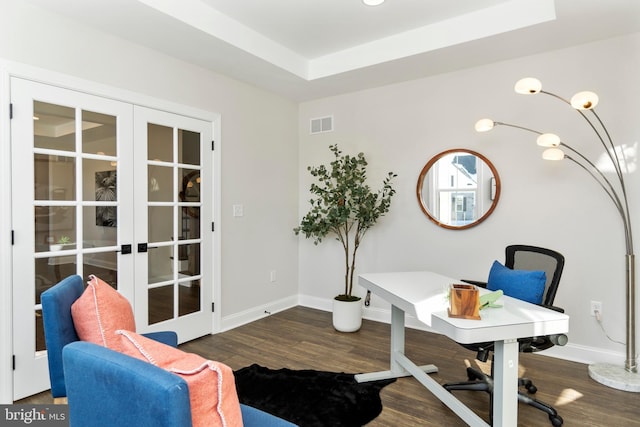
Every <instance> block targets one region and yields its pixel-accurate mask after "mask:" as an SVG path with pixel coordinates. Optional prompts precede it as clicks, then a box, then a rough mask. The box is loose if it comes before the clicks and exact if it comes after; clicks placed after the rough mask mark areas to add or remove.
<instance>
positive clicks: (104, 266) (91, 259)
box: [83, 251, 118, 289]
mask: <svg viewBox="0 0 640 427" xmlns="http://www.w3.org/2000/svg"><path fill="white" fill-rule="evenodd" d="M83 271H84V272H85V276H89V275H90V274H94V275H96V276H97V277H99V278H101V279H102V280H104V281H105V282H106V283H108V284H109V285H111V286H112V287H113V288H114V289H118V253H117V252H115V251H108V252H95V253H88V254H85V255H84V258H83Z"/></svg>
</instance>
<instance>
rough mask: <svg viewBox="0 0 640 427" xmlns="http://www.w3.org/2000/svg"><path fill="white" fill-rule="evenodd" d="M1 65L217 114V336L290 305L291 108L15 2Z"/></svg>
mask: <svg viewBox="0 0 640 427" xmlns="http://www.w3.org/2000/svg"><path fill="white" fill-rule="evenodd" d="M203 54H206V52H203ZM0 61H4V62H6V63H8V64H13V63H17V64H27V65H29V66H33V67H38V68H41V69H45V70H51V71H54V72H57V73H62V74H63V75H67V76H72V77H74V78H76V77H77V78H79V79H82V80H83V81H91V82H96V83H99V84H101V85H103V86H101V88H104V87H114V88H117V89H118V91H115V92H117V93H118V94H120V93H121V92H120V91H119V90H124V91H123V92H127V93H128V91H131V92H133V93H136V94H142V95H144V96H146V97H153V98H155V99H160V100H166V101H169V102H172V103H177V104H181V105H186V106H189V107H192V108H197V109H200V110H204V111H209V112H212V113H219V114H220V115H221V124H222V138H221V141H218V142H217V147H218V149H219V150H220V151H219V152H218V153H221V155H222V158H221V169H222V175H221V181H222V182H221V185H222V197H221V206H220V207H219V208H220V211H221V213H222V217H221V218H218V219H217V220H216V221H217V225H216V230H218V231H217V232H218V233H221V234H222V247H221V251H222V253H221V259H222V277H221V279H222V280H221V281H222V283H221V286H222V291H221V293H222V300H221V301H216V307H218V310H221V312H222V320H223V325H221V327H222V328H224V327H229V326H233V325H234V324H237V323H240V322H243V321H245V320H246V319H247V318H250V317H251V316H256V315H258V314H260V315H262V314H263V312H264V310H274V309H277V308H282V307H283V306H284V305H286V304H295V302H296V301H297V299H296V295H297V280H298V272H297V262H296V260H297V245H298V243H297V239H296V238H295V236H294V235H293V233H292V232H291V229H292V227H293V226H295V223H296V221H297V198H298V191H297V190H298V185H297V183H298V170H297V164H298V152H297V150H298V146H297V128H296V122H297V105H296V104H295V103H293V102H291V101H289V100H286V99H283V98H281V97H279V96H275V95H273V94H271V93H269V92H266V91H263V90H260V89H257V88H255V87H252V86H249V85H246V84H243V83H240V82H238V81H235V80H233V79H231V78H228V77H225V76H222V75H218V74H214V73H212V72H209V71H207V70H204V69H201V68H198V67H195V66H192V65H190V64H187V63H184V62H181V61H178V60H176V59H173V58H170V57H168V56H165V55H162V54H160V53H158V52H155V51H152V50H150V49H147V48H144V47H141V46H138V45H134V44H131V43H129V42H126V41H124V40H122V39H118V38H115V37H112V36H109V35H106V34H103V33H100V32H97V31H94V30H93V29H90V28H87V27H84V26H82V25H80V24H78V23H76V22H73V21H70V20H67V19H65V18H62V17H60V16H57V15H54V14H51V13H48V12H45V11H43V10H40V9H38V8H36V7H32V6H30V5H28V4H26V3H25V2H18V1H5V0H2V13H0ZM0 68H2V63H1V62H0ZM9 68H10V66H9ZM0 71H2V70H0ZM5 71H6V70H5ZM8 71H11V70H8ZM39 78H40V79H42V80H44V81H47V80H48V74H47V73H46V72H43V73H42V74H41V75H39ZM104 85H108V86H104ZM0 90H2V92H1V93H0V96H2V99H3V100H2V107H1V108H0V112H2V113H3V114H4V113H7V116H3V117H8V109H7V108H6V106H7V105H8V100H7V98H6V97H7V95H8V87H7V82H6V81H2V86H0ZM3 120H5V119H3ZM3 123H5V122H4V121H3ZM6 128H7V127H6V126H5V127H4V128H3V130H2V133H1V134H0V136H1V137H2V143H3V147H7V146H8V136H9V133H8V132H6V131H5V129H6ZM2 154H3V156H4V158H3V159H1V161H2V171H1V172H0V173H1V174H2V176H1V179H0V184H1V185H2V188H0V195H1V196H2V202H3V207H2V208H1V209H2V211H1V215H2V219H3V224H5V225H4V232H3V235H6V233H8V230H7V227H8V226H7V225H6V224H8V223H9V221H8V215H9V212H10V209H9V208H8V207H7V204H6V202H7V201H8V200H10V198H9V186H8V183H9V181H8V177H9V176H10V172H9V170H8V167H6V166H7V165H8V164H9V163H8V158H7V154H8V150H5V149H4V148H3V150H2ZM233 204H243V205H244V217H242V218H233V217H232V215H231V213H232V205H233ZM4 219H6V220H7V221H6V222H5V221H4ZM1 245H2V246H0V256H1V258H2V266H3V271H2V272H1V277H2V281H1V282H0V287H1V295H2V296H3V299H2V301H3V303H5V305H4V306H3V310H2V311H3V315H2V318H1V322H0V323H1V331H2V338H1V339H2V347H3V349H4V350H3V351H2V352H1V354H2V363H1V366H0V379H1V380H2V381H1V382H2V383H3V384H7V383H9V384H10V382H8V381H10V369H11V367H10V348H11V339H10V337H8V336H7V335H8V334H10V331H11V329H10V319H11V317H10V310H7V309H6V304H8V301H10V295H11V293H10V289H11V272H10V270H9V268H8V267H10V265H11V263H10V256H11V246H10V241H9V239H7V238H3V239H2V240H1ZM271 270H276V271H277V276H276V277H277V280H276V282H275V283H270V282H269V272H270V271H271ZM218 327H220V325H218ZM7 369H8V372H7ZM9 393H10V392H9ZM8 399H10V394H9V396H7V392H6V388H3V389H2V390H0V401H3V402H5V403H6V402H7V400H8Z"/></svg>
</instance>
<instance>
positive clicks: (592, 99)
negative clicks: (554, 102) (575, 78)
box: [571, 91, 598, 110]
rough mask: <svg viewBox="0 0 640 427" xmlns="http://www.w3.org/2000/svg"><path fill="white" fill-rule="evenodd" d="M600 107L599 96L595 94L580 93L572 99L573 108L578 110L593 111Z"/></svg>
mask: <svg viewBox="0 0 640 427" xmlns="http://www.w3.org/2000/svg"><path fill="white" fill-rule="evenodd" d="M596 105H598V95H596V94H595V93H593V92H589V91H584V92H578V93H576V94H575V95H573V96H572V97H571V106H572V107H573V108H575V109H576V110H591V109H592V108H595V106H596Z"/></svg>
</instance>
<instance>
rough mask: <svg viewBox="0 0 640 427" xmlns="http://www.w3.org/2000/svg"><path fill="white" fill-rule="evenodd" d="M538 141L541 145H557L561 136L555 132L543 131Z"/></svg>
mask: <svg viewBox="0 0 640 427" xmlns="http://www.w3.org/2000/svg"><path fill="white" fill-rule="evenodd" d="M536 143H537V144H538V145H539V146H541V147H557V146H558V145H560V137H559V136H558V135H556V134H555V133H543V134H542V135H540V136H539V137H538V139H536Z"/></svg>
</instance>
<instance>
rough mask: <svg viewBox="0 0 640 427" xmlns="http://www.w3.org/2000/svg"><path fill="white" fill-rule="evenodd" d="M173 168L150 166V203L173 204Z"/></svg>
mask: <svg viewBox="0 0 640 427" xmlns="http://www.w3.org/2000/svg"><path fill="white" fill-rule="evenodd" d="M173 188H174V186H173V168H172V167H165V166H154V165H149V192H148V200H149V201H150V202H173Z"/></svg>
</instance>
